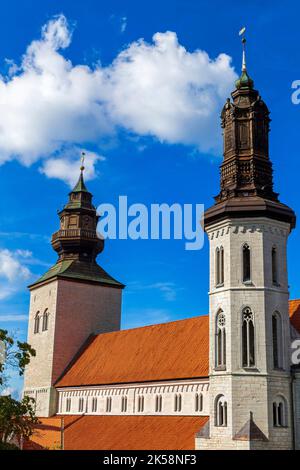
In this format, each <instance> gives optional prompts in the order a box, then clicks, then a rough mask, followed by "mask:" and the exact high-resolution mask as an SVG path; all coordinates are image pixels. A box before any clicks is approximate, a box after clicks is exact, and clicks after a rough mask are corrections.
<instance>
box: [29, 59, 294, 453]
mask: <svg viewBox="0 0 300 470" xmlns="http://www.w3.org/2000/svg"><path fill="white" fill-rule="evenodd" d="M221 122H222V129H223V137H224V159H223V163H222V164H221V168H220V189H219V193H218V195H217V196H216V197H215V202H214V204H213V205H212V207H210V208H209V209H208V210H206V212H205V215H204V229H205V232H206V234H207V237H208V241H209V252H210V266H209V315H203V316H199V317H193V318H188V319H185V320H179V321H174V322H170V323H164V324H158V325H152V326H146V327H141V328H135V329H129V330H120V318H121V302H122V292H123V289H124V285H123V284H122V283H121V282H119V281H118V280H116V279H114V278H112V277H111V276H110V275H109V274H108V273H107V272H106V271H104V269H102V268H101V267H100V265H99V264H98V263H97V256H98V255H99V254H100V253H101V252H102V250H103V248H104V241H103V240H102V239H100V238H99V237H98V235H97V231H96V227H97V222H98V215H97V213H96V209H95V207H94V205H93V202H92V194H91V193H90V192H89V191H88V189H87V187H86V185H85V182H84V167H83V166H82V167H81V172H80V176H79V180H78V182H77V184H76V186H75V187H74V189H73V190H72V191H71V192H70V194H69V200H68V202H67V203H66V205H65V206H64V208H63V210H62V211H61V212H59V219H60V227H59V230H58V231H57V232H55V233H54V234H53V236H52V247H53V249H54V250H55V251H56V252H57V254H58V260H57V262H56V264H55V265H54V266H53V267H51V268H50V269H49V270H48V271H47V272H46V273H45V274H44V275H43V276H42V277H41V278H40V279H38V280H37V281H36V282H35V283H34V284H32V285H31V286H30V311H29V326H28V328H29V331H28V342H29V343H30V344H31V345H32V347H33V348H34V349H35V350H36V357H35V358H33V359H32V360H31V362H30V364H29V365H28V367H27V368H26V373H25V382H24V393H25V394H26V395H29V396H30V397H33V398H34V399H35V400H36V413H37V415H38V416H39V417H40V424H39V425H38V426H37V429H36V432H35V433H34V435H33V436H32V437H31V441H30V442H27V443H26V445H27V447H28V448H36V449H43V448H44V449H98V450H100V449H103V450H113V449H121V450H126V449H127V450H129V449H130V450H138V449H147V450H153V449H166V450H167V449H173V450H174V449H178V450H180V449H197V450H205V449H210V450H211V449H237V450H243V449H245V450H250V449H254V450H260V449H266V450H269V449H282V450H284V449H300V365H299V364H298V365H297V364H295V363H293V361H292V349H291V345H292V343H293V341H294V340H296V339H297V338H298V339H300V300H290V299H289V287H288V273H287V240H288V236H289V234H290V232H291V230H292V229H294V227H295V222H296V217H295V214H294V212H293V210H292V209H290V208H289V207H288V206H286V205H285V204H283V203H282V202H281V201H280V200H279V195H278V193H276V192H275V190H274V188H273V170H272V163H271V160H270V158H269V123H270V118H269V110H268V108H267V106H266V104H265V103H264V101H263V100H262V98H261V96H260V95H259V93H258V91H256V90H255V88H254V82H253V80H252V79H251V78H250V76H249V74H248V72H247V68H246V63H245V59H244V58H243V66H242V73H241V76H240V78H239V79H238V80H237V81H236V84H235V90H234V91H233V92H232V98H231V99H229V98H228V99H227V101H226V103H225V105H224V108H223V110H222V114H221Z"/></svg>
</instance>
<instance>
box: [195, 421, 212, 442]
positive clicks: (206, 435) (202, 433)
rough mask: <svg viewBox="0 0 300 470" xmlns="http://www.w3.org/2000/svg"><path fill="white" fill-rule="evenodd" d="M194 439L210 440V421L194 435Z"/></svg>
mask: <svg viewBox="0 0 300 470" xmlns="http://www.w3.org/2000/svg"><path fill="white" fill-rule="evenodd" d="M195 437H196V438H198V437H201V438H202V439H210V420H209V419H208V421H207V422H206V423H205V424H204V426H202V427H201V428H200V430H199V431H198V432H197V433H196V436H195Z"/></svg>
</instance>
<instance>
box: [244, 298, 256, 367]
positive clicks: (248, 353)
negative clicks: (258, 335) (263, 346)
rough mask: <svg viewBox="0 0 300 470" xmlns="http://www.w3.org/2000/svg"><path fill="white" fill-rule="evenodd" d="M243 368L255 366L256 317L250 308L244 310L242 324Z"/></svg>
mask: <svg viewBox="0 0 300 470" xmlns="http://www.w3.org/2000/svg"><path fill="white" fill-rule="evenodd" d="M242 343H243V344H242V354H243V367H254V366H255V330H254V315H253V313H252V311H251V309H250V308H249V307H246V308H244V310H243V323H242Z"/></svg>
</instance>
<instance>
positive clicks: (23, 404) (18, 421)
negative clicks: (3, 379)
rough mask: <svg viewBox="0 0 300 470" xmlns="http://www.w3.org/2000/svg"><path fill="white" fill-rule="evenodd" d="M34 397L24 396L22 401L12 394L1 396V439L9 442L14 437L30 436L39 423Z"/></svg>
mask: <svg viewBox="0 0 300 470" xmlns="http://www.w3.org/2000/svg"><path fill="white" fill-rule="evenodd" d="M34 405H35V403H34V399H33V398H30V397H28V396H24V398H23V399H22V400H21V401H18V400H14V399H13V398H12V397H11V396H10V395H8V396H2V397H0V440H1V441H2V442H3V443H8V442H9V441H10V440H11V439H12V438H13V437H17V438H20V437H23V438H25V439H26V438H28V437H30V436H31V434H32V432H33V429H34V426H35V425H36V424H37V423H38V419H37V417H36V416H35V410H34Z"/></svg>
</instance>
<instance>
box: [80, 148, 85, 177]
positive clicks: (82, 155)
mask: <svg viewBox="0 0 300 470" xmlns="http://www.w3.org/2000/svg"><path fill="white" fill-rule="evenodd" d="M80 160H81V166H80V171H81V173H82V172H83V171H84V170H85V166H84V161H85V152H81V159H80Z"/></svg>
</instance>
